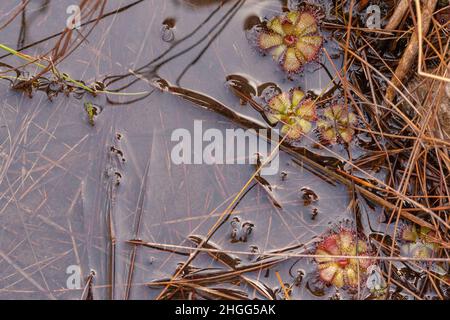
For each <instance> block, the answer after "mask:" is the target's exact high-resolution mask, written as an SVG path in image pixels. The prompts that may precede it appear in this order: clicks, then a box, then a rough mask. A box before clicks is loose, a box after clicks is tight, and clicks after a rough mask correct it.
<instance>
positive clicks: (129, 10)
mask: <svg viewBox="0 0 450 320" xmlns="http://www.w3.org/2000/svg"><path fill="white" fill-rule="evenodd" d="M71 2H72V1H68V0H67V1H59V2H57V3H55V2H51V3H50V2H48V3H45V1H43V4H41V5H42V9H40V10H37V11H36V12H38V13H36V14H40V15H42V17H49V16H51V17H54V16H60V14H59V12H65V11H66V7H67V6H69V5H70V4H72V3H71ZM297 2H298V3H300V2H301V1H275V0H266V1H259V0H247V1H245V0H234V1H232V0H229V1H214V0H204V1H195V0H170V1H158V0H153V1H151V0H149V1H128V3H127V4H122V7H123V10H122V9H120V10H119V8H118V7H116V6H117V3H115V2H107V4H106V6H105V7H104V8H103V9H102V10H103V11H102V15H104V18H102V19H101V20H100V22H99V23H98V24H97V25H96V27H95V28H94V29H93V31H92V33H90V35H89V37H88V40H87V41H85V42H82V43H81V45H80V47H79V48H78V49H77V50H75V51H73V52H72V53H71V54H70V56H68V57H67V58H66V59H64V60H63V61H62V62H61V63H60V64H59V65H58V70H64V72H65V73H67V74H68V75H70V77H71V79H90V82H93V83H94V82H95V81H97V88H99V87H101V89H98V91H103V90H105V91H106V90H107V93H105V94H97V95H95V96H93V95H89V94H88V93H86V94H83V95H74V94H72V93H73V92H69V93H68V92H64V90H62V91H61V92H59V94H55V95H53V96H52V97H53V98H52V101H49V100H48V99H47V96H46V94H45V93H47V94H48V93H49V91H48V89H45V90H41V91H44V92H45V93H43V92H37V91H36V92H35V91H33V98H32V99H29V98H28V95H27V94H25V93H21V92H16V91H12V90H11V89H10V87H9V83H8V82H7V81H5V82H1V83H2V84H3V85H2V86H1V87H0V94H1V96H2V97H3V98H2V113H1V116H0V120H1V122H0V139H1V141H0V143H1V148H0V157H1V158H0V161H1V162H0V169H1V171H0V194H1V196H0V225H1V228H2V232H1V233H0V243H1V245H0V270H1V272H0V297H1V298H32V299H37V298H50V299H54V298H56V299H78V298H83V299H86V298H93V299H109V298H112V299H124V298H125V299H143V298H145V299H156V298H158V299H177V298H185V299H186V298H189V299H205V298H206V299H254V298H257V299H331V298H343V299H363V298H367V297H370V298H373V297H374V296H375V295H374V292H373V291H372V292H369V291H370V289H371V288H372V287H370V286H367V285H366V283H365V281H361V282H360V283H359V284H358V285H357V286H355V288H350V289H348V288H344V289H336V288H335V287H334V286H332V285H329V284H326V283H323V281H321V280H320V277H319V275H318V263H317V261H316V260H315V259H314V257H308V256H309V255H313V254H314V253H315V252H316V250H317V248H318V245H319V243H320V241H322V240H323V236H324V235H325V234H328V233H329V232H330V230H333V229H336V228H341V227H342V225H344V224H345V227H346V228H350V229H351V230H352V231H353V232H354V235H355V237H357V238H358V239H359V238H361V239H365V240H366V239H367V241H368V242H370V246H371V249H372V250H373V251H374V252H377V254H378V255H379V256H383V257H386V256H389V254H390V253H389V251H386V248H387V249H389V247H390V246H391V243H389V239H390V238H391V236H390V235H389V234H391V232H392V228H393V225H392V224H388V223H387V220H388V219H387V218H386V216H388V215H389V210H392V209H393V208H394V205H393V204H391V203H390V202H388V203H387V202H386V200H385V199H384V194H383V193H381V192H379V193H377V191H376V188H377V187H379V185H378V183H377V182H376V180H375V179H378V180H382V181H384V180H385V178H386V176H387V175H388V174H389V173H388V172H387V170H384V169H380V168H379V167H376V165H374V164H373V163H376V160H377V159H378V158H377V156H376V155H377V152H378V149H377V146H376V145H377V144H378V143H380V142H379V141H374V140H375V139H372V136H371V135H370V133H365V132H357V133H355V137H354V139H353V140H352V139H351V138H353V136H352V137H351V138H350V139H349V140H348V141H346V142H348V143H329V142H325V141H324V140H323V136H322V135H321V133H320V132H319V130H316V129H314V130H311V131H310V132H308V133H305V134H304V137H303V138H302V139H301V140H298V141H288V140H284V141H283V143H282V145H281V152H280V165H279V166H280V168H279V173H278V174H277V175H272V176H264V175H258V174H255V170H256V169H257V167H256V166H254V165H221V164H214V165H206V164H195V165H175V164H174V163H172V161H171V150H172V148H173V146H174V145H175V143H174V142H172V141H171V135H172V132H173V131H174V130H176V129H179V128H185V129H187V130H188V131H190V132H193V131H194V127H193V126H194V121H195V120H201V121H203V122H202V124H203V130H204V131H205V130H207V129H209V128H213V129H218V130H220V131H221V132H225V130H226V129H237V128H243V129H247V128H252V129H260V128H266V129H271V128H273V127H274V126H273V124H270V123H268V122H267V113H266V109H265V106H264V104H265V102H266V100H267V99H266V97H265V96H264V95H265V94H267V92H270V91H271V92H276V93H281V92H289V91H290V90H291V89H292V88H294V87H295V88H296V87H301V88H302V89H303V90H304V91H305V93H306V94H307V95H308V97H309V98H310V99H312V100H313V101H314V102H315V103H316V104H317V105H318V106H319V107H318V111H319V113H323V112H324V110H326V108H327V107H330V106H331V105H332V104H333V103H336V102H339V103H342V102H343V101H347V99H349V98H348V97H347V96H346V95H345V94H344V93H343V89H342V84H341V83H342V81H340V77H341V76H340V75H338V74H337V71H336V70H341V69H342V68H343V61H344V53H343V51H341V50H340V48H339V45H338V44H337V42H336V41H334V40H333V37H336V38H338V37H342V30H338V31H336V30H334V29H333V28H331V27H330V25H333V23H337V20H336V19H337V18H335V17H334V18H333V15H332V12H335V10H337V9H336V8H335V7H334V6H333V5H332V1H325V0H323V1H311V3H315V4H317V5H320V6H321V8H322V11H321V14H322V20H323V22H324V23H323V25H321V30H322V32H323V35H324V37H325V43H324V48H325V49H324V53H322V54H321V55H320V56H319V58H318V59H317V61H315V62H312V63H310V64H308V65H306V66H305V68H304V70H302V72H301V73H299V74H288V75H287V74H286V73H285V72H284V71H283V70H282V69H280V68H278V69H277V65H276V63H274V62H273V61H271V58H270V57H268V56H264V55H263V54H261V52H260V50H258V48H255V46H252V32H253V30H254V28H255V26H258V25H261V24H263V23H264V21H267V20H269V19H271V18H272V17H274V16H276V15H278V14H281V13H282V12H283V11H284V12H287V11H288V10H289V9H295V8H296V6H297ZM4 10H5V11H6V10H11V8H6V9H4ZM341 10H342V8H341ZM2 13H3V9H2ZM108 13H111V14H110V15H108ZM63 18H64V19H63ZM63 18H58V19H55V20H52V19H46V20H52V21H49V22H46V25H45V27H44V28H33V25H34V24H35V23H36V21H37V18H34V19H31V18H28V19H29V20H28V21H27V20H26V19H27V18H25V21H27V22H26V24H25V25H26V27H23V26H24V21H23V19H22V23H21V21H20V19H19V20H14V21H13V22H12V23H11V24H10V25H9V26H8V28H6V29H5V30H1V31H0V32H1V33H2V35H3V34H4V35H5V37H2V41H4V43H6V44H8V45H10V47H16V44H17V48H20V47H27V48H28V49H27V51H26V52H27V54H30V55H39V54H42V53H43V52H45V51H46V50H49V49H51V48H52V47H53V45H54V42H55V41H56V39H57V37H56V36H55V37H49V35H56V34H58V32H60V30H61V29H62V27H61V26H63V25H64V24H65V18H66V16H64V17H63ZM86 27H87V26H83V27H82V29H80V32H81V33H83V30H85V29H83V28H86ZM344 27H345V25H344ZM18 35H20V38H19V41H18V40H17V37H18ZM47 38H49V40H47V41H45V42H42V43H41V42H39V39H47ZM35 43H37V44H36V45H34V44H35ZM1 62H3V63H5V64H7V65H17V57H15V56H13V55H9V56H5V57H2V60H1ZM0 67H1V68H4V66H3V65H2V66H0ZM26 70H27V72H29V73H30V74H33V73H35V72H36V69H35V68H34V67H33V66H32V65H30V66H27V69H26ZM353 71H354V72H353V73H350V74H351V75H352V76H354V77H358V76H360V72H361V71H360V70H353ZM27 72H23V73H22V75H21V76H26V75H27ZM69 82H70V81H69ZM72 84H73V82H72ZM126 92H128V93H129V92H131V93H141V94H136V95H127V94H122V93H126ZM62 93H68V94H67V95H64V94H62ZM352 99H354V100H353V101H354V104H355V105H357V106H360V107H361V106H362V105H363V101H362V100H363V99H361V98H360V97H358V96H357V95H355V96H354V97H353V96H352ZM361 110H362V108H361V109H358V110H355V111H354V112H355V114H357V116H358V123H359V124H363V122H365V120H363V119H364V117H363V116H364V114H363V113H362V112H361ZM338 120H339V119H338ZM335 122H336V121H335ZM337 122H339V121H337ZM338 129H339V128H338ZM338 135H339V134H338ZM260 139H261V138H260ZM336 140H338V139H336ZM382 144H383V143H381V147H380V148H383V147H384V145H382ZM374 150H376V151H374ZM371 152H373V158H374V159H375V160H370V159H369V160H367V159H368V158H370V156H367V154H370V153H371ZM355 163H360V166H361V168H364V170H366V172H369V174H370V175H371V176H373V178H374V179H373V181H372V180H371V183H370V184H369V183H367V184H366V185H369V187H368V188H367V189H371V188H370V187H373V188H375V191H373V192H369V191H367V189H365V188H363V187H362V186H361V185H359V184H357V183H355V181H356V180H355V179H357V178H359V176H358V174H357V173H354V174H353V169H354V168H353V167H354V164H355ZM253 175H255V176H254V178H253V179H251V177H252V176H253ZM349 177H351V178H349ZM352 178H353V179H352ZM363 178H366V177H361V178H359V179H360V180H361V181H362V180H363ZM249 179H250V180H249ZM248 181H250V183H248ZM364 181H365V180H364ZM363 186H364V185H363ZM243 187H245V188H243ZM371 190H372V189H371ZM389 205H390V206H389ZM383 206H384V207H383ZM421 221H422V220H421V219H419V223H420V222H421ZM414 222H417V220H416V221H414ZM428 224H429V223H428ZM336 232H337V231H336ZM384 238H387V240H385V239H384ZM353 247H355V246H352V248H353ZM327 248H328V247H327ZM368 251H369V250H366V251H364V254H366V252H368ZM361 252H362V251H361ZM371 254H372V253H371ZM72 265H76V266H80V268H81V269H80V270H81V272H80V274H81V277H82V280H81V286H80V287H79V288H75V289H74V288H67V279H68V277H69V275H70V274H68V273H67V272H66V271H67V268H68V267H69V266H72ZM374 267H375V265H374ZM376 267H377V268H378V269H377V270H380V272H381V273H386V272H388V271H387V270H388V264H387V263H386V264H384V262H380V263H377V265H376ZM392 268H393V269H394V270H395V280H393V281H392V283H391V284H390V289H389V291H390V292H391V295H392V296H391V298H392V297H394V295H395V297H397V298H415V297H417V295H420V292H419V288H421V284H420V282H421V281H423V277H424V276H426V275H427V272H430V271H428V270H427V272H425V271H424V269H426V268H423V267H420V265H419V267H418V266H417V264H416V263H415V262H408V263H404V262H399V261H396V262H394V263H393V266H392ZM445 268H448V265H447V264H446V263H445V264H442V266H441V269H444V271H441V274H442V273H443V274H444V275H445V274H447V272H448V271H446V270H445ZM366 269H367V268H366ZM371 270H375V269H374V268H371ZM92 271H95V273H94V272H92ZM364 271H365V269H364ZM389 272H391V271H389ZM175 276H176V277H175ZM381 277H383V275H381ZM362 278H364V280H366V278H367V276H366V275H361V279H362ZM370 279H374V277H373V276H371V278H370ZM383 279H384V278H383ZM439 285H440V284H439ZM444 286H445V285H443V287H444ZM379 289H380V290H381V291H382V289H383V288H379ZM442 290H444V289H442ZM383 294H384V292H381V293H380V295H383Z"/></svg>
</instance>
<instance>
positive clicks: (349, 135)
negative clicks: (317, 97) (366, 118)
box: [317, 104, 358, 143]
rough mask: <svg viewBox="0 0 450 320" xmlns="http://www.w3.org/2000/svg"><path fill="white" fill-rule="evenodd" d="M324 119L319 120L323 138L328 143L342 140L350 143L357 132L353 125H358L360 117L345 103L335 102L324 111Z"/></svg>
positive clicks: (318, 125)
mask: <svg viewBox="0 0 450 320" xmlns="http://www.w3.org/2000/svg"><path fill="white" fill-rule="evenodd" d="M323 115H324V117H323V119H321V120H319V121H318V122H317V127H318V129H319V132H320V135H321V138H322V140H323V141H324V142H327V143H336V142H337V141H338V140H342V141H344V142H345V143H350V142H351V141H352V139H353V135H354V134H355V130H353V128H352V126H354V125H356V123H357V121H358V119H357V117H356V115H355V114H354V113H353V112H349V111H348V108H347V107H346V106H344V105H340V104H335V105H333V106H331V107H328V108H326V109H325V110H324V112H323Z"/></svg>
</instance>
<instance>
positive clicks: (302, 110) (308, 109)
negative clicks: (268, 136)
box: [267, 88, 317, 141]
mask: <svg viewBox="0 0 450 320" xmlns="http://www.w3.org/2000/svg"><path fill="white" fill-rule="evenodd" d="M268 106H269V113H268V115H267V118H268V120H269V121H270V122H272V123H275V124H276V123H278V122H281V123H282V124H283V126H282V128H281V134H282V135H287V139H289V140H293V141H295V140H299V139H300V138H301V137H302V136H303V135H305V134H307V133H309V132H310V131H311V130H312V127H313V122H314V121H315V120H316V119H317V116H316V106H315V104H314V102H313V101H312V100H311V99H307V98H305V93H304V92H303V91H302V90H301V89H299V88H296V89H292V90H291V91H290V92H283V93H280V94H279V95H276V96H275V97H273V98H272V99H270V101H269V103H268Z"/></svg>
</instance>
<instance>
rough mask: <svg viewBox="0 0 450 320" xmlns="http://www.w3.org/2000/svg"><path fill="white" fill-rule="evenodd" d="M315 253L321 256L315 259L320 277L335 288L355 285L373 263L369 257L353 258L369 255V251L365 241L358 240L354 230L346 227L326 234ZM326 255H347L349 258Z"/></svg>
mask: <svg viewBox="0 0 450 320" xmlns="http://www.w3.org/2000/svg"><path fill="white" fill-rule="evenodd" d="M315 254H316V255H320V256H321V257H317V258H316V259H315V260H316V262H317V263H318V268H319V277H320V279H321V280H322V281H323V282H325V283H328V284H332V285H334V286H335V287H336V288H342V287H344V286H348V287H352V288H354V287H357V286H358V285H359V283H360V282H361V280H362V279H363V278H364V277H365V275H366V272H367V268H369V266H370V265H372V264H373V261H372V260H371V259H357V258H355V256H370V252H369V250H368V247H367V244H366V242H365V241H362V240H358V239H357V237H356V234H355V233H354V232H352V231H350V230H346V229H342V230H341V231H339V232H338V233H333V234H331V235H329V236H327V237H326V238H325V239H324V240H323V241H322V242H321V243H320V244H319V245H318V247H317V249H316V251H315ZM327 256H349V258H345V257H343V258H334V257H327ZM352 256H353V257H352ZM358 269H359V270H358ZM358 271H359V277H358Z"/></svg>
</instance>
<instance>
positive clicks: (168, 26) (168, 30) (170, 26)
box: [161, 18, 176, 42]
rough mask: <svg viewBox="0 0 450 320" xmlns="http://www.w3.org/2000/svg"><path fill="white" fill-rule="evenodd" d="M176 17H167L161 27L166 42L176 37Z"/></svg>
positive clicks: (162, 36)
mask: <svg viewBox="0 0 450 320" xmlns="http://www.w3.org/2000/svg"><path fill="white" fill-rule="evenodd" d="M175 23H176V21H175V19H173V18H167V19H166V20H164V21H163V24H162V27H161V38H162V40H163V41H164V42H172V41H173V40H174V39H175V32H174V28H175Z"/></svg>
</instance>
